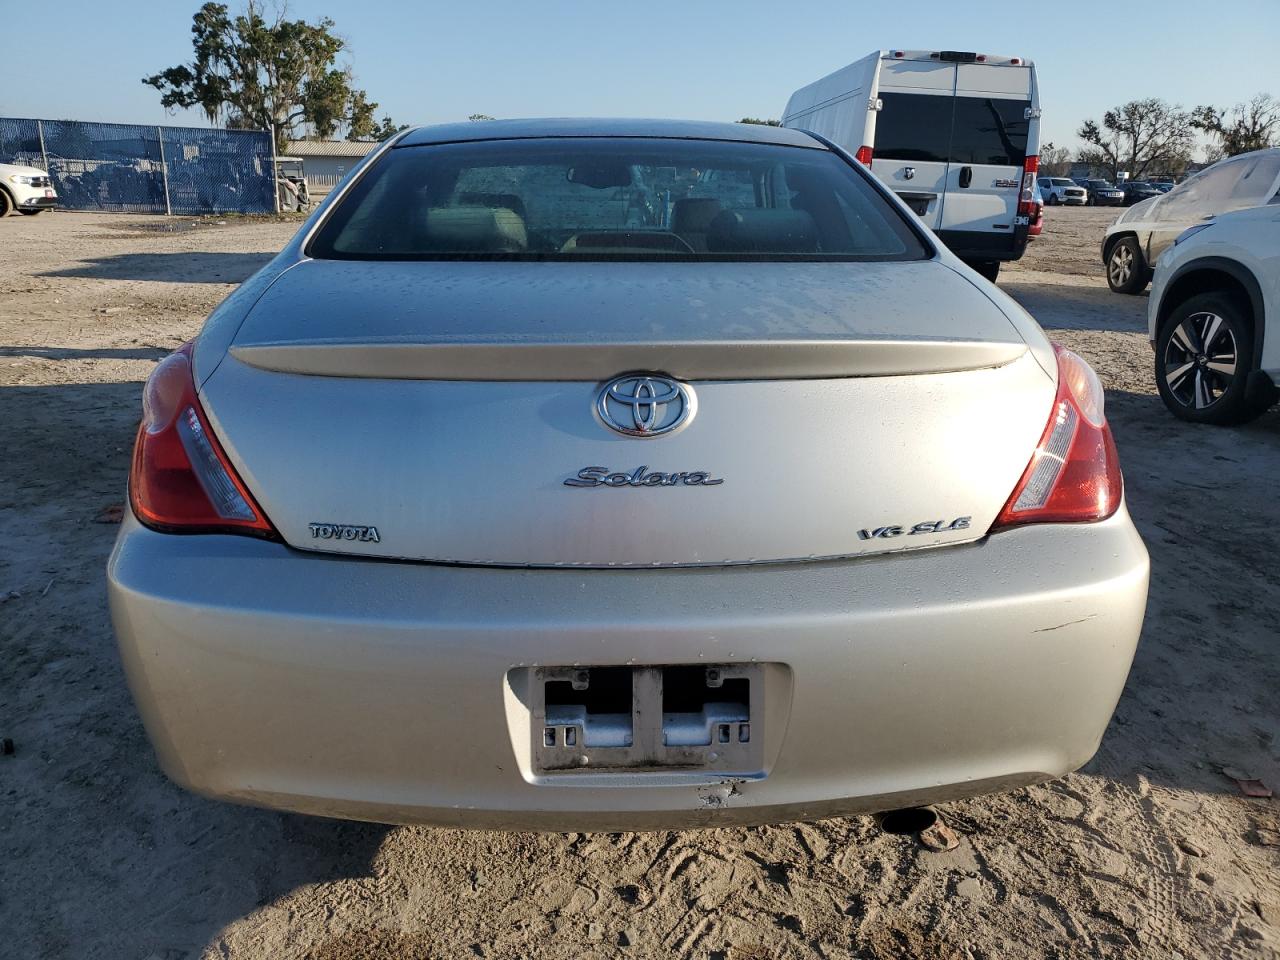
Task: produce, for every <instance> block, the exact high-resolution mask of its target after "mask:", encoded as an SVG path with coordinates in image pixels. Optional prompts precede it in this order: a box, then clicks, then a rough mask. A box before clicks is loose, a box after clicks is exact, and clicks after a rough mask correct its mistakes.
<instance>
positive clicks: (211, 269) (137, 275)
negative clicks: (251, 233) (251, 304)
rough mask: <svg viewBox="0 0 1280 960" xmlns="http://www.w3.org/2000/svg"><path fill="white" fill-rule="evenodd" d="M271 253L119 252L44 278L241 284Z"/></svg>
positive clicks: (46, 275)
mask: <svg viewBox="0 0 1280 960" xmlns="http://www.w3.org/2000/svg"><path fill="white" fill-rule="evenodd" d="M274 256H275V254H274V253H216V252H211V251H186V252H179V253H120V254H115V255H114V256H109V257H93V258H89V259H85V260H82V261H80V265H79V266H75V267H68V268H66V269H63V270H50V271H48V272H46V273H42V274H37V276H43V277H86V278H90V279H94V280H143V281H157V282H163V283H240V282H242V281H244V280H246V279H248V278H249V277H250V276H252V275H253V274H254V273H255V272H256V271H257V270H259V269H260V268H261V267H263V266H264V265H266V264H267V263H268V262H270V260H271V258H272V257H274Z"/></svg>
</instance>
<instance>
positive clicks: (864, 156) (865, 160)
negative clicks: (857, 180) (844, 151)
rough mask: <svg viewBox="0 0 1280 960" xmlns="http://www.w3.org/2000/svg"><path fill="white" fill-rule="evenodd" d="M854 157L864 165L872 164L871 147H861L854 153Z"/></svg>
mask: <svg viewBox="0 0 1280 960" xmlns="http://www.w3.org/2000/svg"><path fill="white" fill-rule="evenodd" d="M853 158H854V159H855V160H857V161H858V162H859V163H860V164H862V165H863V166H864V167H869V166H871V148H870V147H867V146H862V147H859V148H858V152H857V153H855V154H854V155H853Z"/></svg>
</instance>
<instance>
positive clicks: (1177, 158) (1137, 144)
mask: <svg viewBox="0 0 1280 960" xmlns="http://www.w3.org/2000/svg"><path fill="white" fill-rule="evenodd" d="M1078 136H1079V137H1080V139H1081V140H1083V141H1085V143H1088V144H1090V146H1089V147H1086V148H1085V149H1083V150H1081V151H1080V156H1079V159H1080V160H1081V161H1082V162H1084V163H1088V164H1091V165H1093V166H1098V167H1103V168H1105V169H1107V170H1109V171H1110V173H1111V178H1112V179H1115V178H1116V177H1117V176H1118V175H1119V174H1120V173H1121V172H1122V171H1124V172H1127V173H1128V174H1129V175H1130V176H1131V177H1133V178H1135V179H1140V178H1141V177H1142V176H1143V174H1145V173H1146V172H1147V171H1148V170H1152V171H1155V170H1157V169H1158V170H1160V171H1162V172H1166V173H1170V172H1177V171H1178V170H1180V169H1182V168H1183V167H1185V166H1186V164H1187V161H1189V160H1190V159H1191V148H1192V146H1193V145H1194V133H1193V131H1192V127H1191V115H1190V114H1188V113H1187V112H1186V111H1184V110H1183V109H1182V108H1181V107H1178V106H1170V105H1169V104H1167V103H1165V102H1164V101H1163V100H1160V99H1158V98H1156V97H1151V98H1148V99H1146V100H1131V101H1129V102H1128V103H1126V104H1123V105H1122V106H1119V107H1115V108H1113V109H1111V110H1108V111H1107V112H1106V113H1104V114H1103V115H1102V124H1101V126H1099V124H1098V123H1097V121H1095V120H1086V121H1085V122H1084V125H1083V126H1081V127H1080V130H1079V132H1078Z"/></svg>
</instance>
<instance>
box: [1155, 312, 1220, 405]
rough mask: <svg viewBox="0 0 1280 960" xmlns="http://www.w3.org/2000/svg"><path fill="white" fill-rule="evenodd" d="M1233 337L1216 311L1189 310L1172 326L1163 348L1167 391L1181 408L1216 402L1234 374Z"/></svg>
mask: <svg viewBox="0 0 1280 960" xmlns="http://www.w3.org/2000/svg"><path fill="white" fill-rule="evenodd" d="M1236 356H1237V354H1236V336H1235V331H1234V330H1232V328H1231V324H1229V323H1227V322H1226V321H1225V320H1223V319H1222V317H1220V316H1219V315H1218V314H1216V313H1209V312H1202V313H1193V314H1191V315H1190V316H1189V317H1187V318H1186V319H1185V320H1183V321H1182V322H1181V323H1179V324H1178V325H1177V327H1175V328H1174V330H1173V334H1172V335H1171V336H1170V337H1169V341H1168V343H1167V344H1166V345H1165V349H1164V378H1165V384H1166V385H1167V386H1168V388H1169V393H1170V394H1172V396H1173V398H1174V399H1175V400H1176V401H1177V402H1178V403H1180V404H1182V405H1183V406H1184V407H1193V408H1195V409H1196V410H1204V409H1205V408H1207V407H1210V406H1212V405H1213V404H1215V403H1217V402H1218V401H1219V400H1220V399H1221V398H1222V395H1223V394H1224V393H1226V392H1227V390H1228V388H1229V387H1230V386H1231V384H1232V382H1233V381H1234V380H1235V376H1236Z"/></svg>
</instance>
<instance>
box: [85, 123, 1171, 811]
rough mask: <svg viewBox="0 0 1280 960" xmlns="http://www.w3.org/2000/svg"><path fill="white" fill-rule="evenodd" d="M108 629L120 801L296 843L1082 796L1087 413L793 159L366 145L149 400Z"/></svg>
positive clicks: (486, 142) (1002, 300)
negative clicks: (194, 796)
mask: <svg viewBox="0 0 1280 960" xmlns="http://www.w3.org/2000/svg"><path fill="white" fill-rule="evenodd" d="M129 495H130V503H131V505H132V510H131V511H130V512H129V516H128V517H127V518H126V521H125V523H124V525H123V527H122V529H121V532H120V537H119V540H118V542H117V544H116V547H115V551H114V553H113V554H112V556H111V560H110V564H109V568H108V577H109V582H110V599H111V610H112V615H113V619H114V623H115V628H116V633H117V636H118V638H119V644H120V650H121V654H122V657H123V660H124V664H125V667H126V670H127V674H128V677H129V682H130V684H131V686H132V689H133V692H134V696H135V699H136V701H137V704H138V708H139V710H140V711H141V714H142V718H143V720H144V722H145V724H146V727H147V730H148V732H149V734H150V737H151V740H152V743H153V744H154V746H155V749H156V752H157V755H158V757H159V760H160V764H161V766H162V767H163V768H164V770H165V771H166V772H167V773H168V774H169V776H170V777H172V778H173V779H174V780H176V781H177V782H178V783H180V784H182V785H184V786H186V787H189V788H190V789H192V790H196V791H198V792H200V793H203V794H206V795H209V796H213V797H219V798H223V799H228V800H234V801H239V802H244V803H251V804H258V805H263V806H270V807H278V808H284V809H290V810H298V811H304V812H308V813H315V814H323V815H326V816H340V817H353V818H362V819H370V820H380V821H388V822H422V823H431V824H454V825H464V826H486V827H503V828H543V829H567V830H579V829H609V830H623V829H638V828H658V827H662V828H666V827H685V826H715V825H721V824H727V823H755V822H766V821H778V820H787V819H800V818H813V817H823V816H830V815H837V814H852V813H859V812H869V811H878V810H888V809H894V808H901V807H909V806H915V805H920V804H926V803H930V802H934V801H942V800H948V799H952V798H959V797H966V796H972V795H975V794H980V793H984V792H989V791H996V790H1006V789H1010V788H1015V787H1019V786H1022V785H1025V784H1030V783H1035V782H1037V781H1042V780H1045V779H1047V778H1051V777H1056V776H1059V775H1061V774H1063V773H1066V772H1067V771H1070V770H1073V769H1075V768H1076V767H1078V766H1080V765H1081V764H1082V763H1084V762H1085V761H1086V760H1087V759H1088V758H1089V757H1090V756H1091V755H1092V754H1093V752H1094V751H1095V749H1096V748H1097V746H1098V742H1099V739H1100V738H1101V737H1102V734H1103V731H1104V730H1105V728H1106V726H1107V723H1108V720H1109V718H1110V716H1111V713H1112V710H1113V709H1114V707H1115V704H1116V701H1117V698H1118V697H1119V696H1120V692H1121V688H1122V687H1123V685H1124V682H1125V677H1126V675H1127V673H1128V670H1129V665H1130V661H1131V659H1132V657H1133V653H1134V647H1135V644H1136V643H1137V639H1138V634H1139V629H1140V627H1141V624H1142V617H1143V610H1144V606H1145V601H1146V590H1147V573H1148V564H1147V554H1146V551H1145V549H1144V547H1143V545H1142V542H1141V540H1140V539H1139V537H1138V535H1137V532H1136V531H1135V530H1134V527H1133V524H1132V522H1131V521H1130V519H1129V516H1128V514H1127V512H1126V510H1125V505H1124V499H1123V491H1122V480H1121V475H1120V468H1119V463H1118V460H1117V456H1116V450H1115V445H1114V443H1113V441H1112V437H1111V432H1110V430H1109V428H1108V426H1107V423H1106V419H1105V417H1104V414H1103V393H1102V388H1101V386H1100V384H1099V382H1098V379H1097V377H1096V376H1095V375H1094V373H1093V371H1092V370H1090V369H1089V367H1088V366H1087V365H1086V364H1085V363H1084V361H1082V360H1081V359H1080V358H1079V357H1077V356H1075V355H1074V354H1072V353H1070V352H1069V351H1066V350H1060V349H1056V348H1055V347H1054V346H1053V345H1052V344H1050V343H1049V341H1048V340H1047V339H1046V338H1045V335H1044V333H1043V332H1042V331H1041V330H1040V328H1039V327H1038V326H1037V325H1036V324H1035V322H1034V321H1033V320H1032V319H1031V318H1030V317H1029V316H1028V315H1027V314H1026V313H1024V312H1023V311H1022V310H1021V309H1020V308H1019V307H1018V306H1017V305H1016V304H1014V302H1013V301H1012V300H1010V299H1009V298H1008V297H1006V296H1005V295H1004V294H1002V293H1001V292H1000V291H998V290H997V289H996V288H995V287H994V286H992V285H991V284H989V283H987V282H985V281H983V280H982V279H981V278H979V277H978V275H977V274H976V273H974V272H972V271H971V270H969V269H967V268H966V267H965V266H963V265H962V264H961V263H960V261H959V260H957V259H956V258H955V257H954V256H952V255H951V254H949V253H948V252H947V251H946V249H945V248H944V247H943V246H942V245H941V244H940V243H938V242H937V240H936V239H935V238H934V237H933V236H932V234H930V233H929V232H928V231H927V230H926V229H924V228H923V227H922V226H921V225H920V222H919V220H918V219H917V218H915V217H914V216H912V215H911V213H910V211H909V210H908V209H907V208H906V207H905V206H904V205H903V204H902V203H901V202H900V201H899V200H898V199H897V198H896V197H895V196H894V195H893V194H892V192H890V191H888V190H887V189H885V188H884V187H883V186H882V185H881V184H880V183H879V181H877V180H876V179H875V178H874V177H873V176H871V175H870V174H869V173H868V172H867V171H866V170H865V169H864V168H862V167H861V166H859V165H858V164H857V163H856V162H854V161H853V159H852V158H851V157H850V156H848V155H847V154H845V153H844V152H842V151H840V150H838V149H836V148H835V147H833V146H832V145H831V144H829V143H828V142H826V141H825V140H822V139H820V138H817V137H814V136H812V135H809V134H806V133H803V132H800V131H795V130H786V129H777V128H769V127H762V126H747V125H738V124H702V123H688V122H656V121H599V120H594V121H564V120H556V121H491V122H487V123H483V124H461V125H450V126H440V127H426V128H421V129H417V130H412V131H409V132H406V133H403V134H401V135H399V136H397V137H396V138H395V139H394V140H392V141H390V142H388V143H386V144H384V145H383V146H382V147H380V148H379V149H378V150H376V151H375V152H374V153H373V154H372V155H371V156H370V157H369V158H368V159H367V160H366V161H365V162H364V163H363V164H362V165H361V166H360V167H359V168H358V169H357V170H356V171H355V172H354V175H353V176H352V177H350V178H349V180H348V181H347V182H346V183H345V185H344V186H343V187H342V188H341V189H340V190H339V191H337V192H336V193H335V194H333V195H332V196H330V197H329V198H328V199H327V200H326V201H325V203H324V204H323V205H322V206H321V207H320V209H318V210H317V211H316V213H315V214H314V215H313V216H312V217H311V219H310V220H309V221H308V222H307V224H306V226H304V227H303V229H302V230H301V231H300V233H299V234H298V236H297V237H296V238H294V240H293V241H291V242H290V243H289V245H288V246H287V247H286V248H285V249H284V250H283V251H282V252H281V253H280V255H279V256H278V257H277V258H276V259H275V260H274V261H272V262H271V263H270V264H269V265H268V266H267V267H265V268H264V269H263V270H262V271H261V272H260V273H259V274H257V275H256V276H255V277H253V278H252V279H250V280H249V281H248V282H246V283H245V284H244V285H243V286H242V287H241V288H240V289H239V290H237V291H236V292H235V293H233V294H232V295H231V296H230V297H228V298H227V300H226V301H225V302H223V303H222V304H221V305H220V306H219V307H218V308H217V309H216V310H215V311H214V313H213V314H212V315H211V316H210V318H209V320H208V322H207V323H206V324H205V326H204V329H203V330H202V332H201V333H200V336H199V338H198V339H197V340H195V341H194V342H193V344H190V345H188V346H186V347H184V348H183V349H182V350H179V351H178V352H177V353H175V354H173V355H172V356H170V357H169V358H167V359H166V360H164V361H162V362H161V363H160V365H159V366H158V367H157V368H156V370H155V372H154V373H153V375H152V377H151V379H150V380H149V382H148V384H147V386H146V389H145V395H144V402H143V422H142V425H141V427H140V429H139V432H138V440H137V447H136V451H135V454H134V460H133V467H132V471H131V475H130V480H129Z"/></svg>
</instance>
